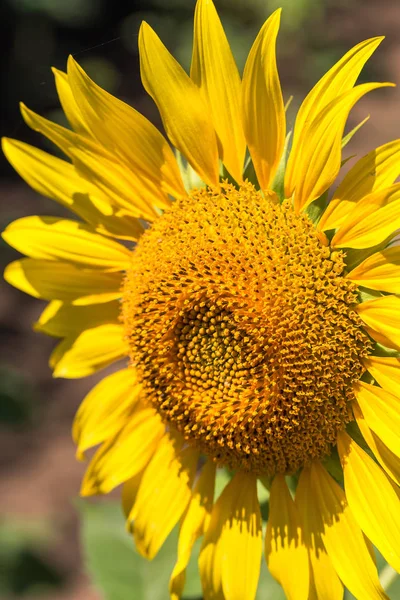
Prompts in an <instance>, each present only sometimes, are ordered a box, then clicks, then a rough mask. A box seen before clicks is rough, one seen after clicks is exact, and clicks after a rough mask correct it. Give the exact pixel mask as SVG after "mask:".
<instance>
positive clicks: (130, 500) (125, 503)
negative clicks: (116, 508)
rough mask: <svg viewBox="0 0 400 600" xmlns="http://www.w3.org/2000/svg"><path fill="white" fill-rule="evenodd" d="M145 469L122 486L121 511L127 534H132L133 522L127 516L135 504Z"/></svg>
mask: <svg viewBox="0 0 400 600" xmlns="http://www.w3.org/2000/svg"><path fill="white" fill-rule="evenodd" d="M145 468H146V467H144V468H143V469H142V470H141V471H139V472H138V473H136V475H134V476H133V477H131V478H130V479H128V480H127V481H125V483H124V484H123V486H122V494H121V501H122V510H123V511H124V515H125V518H126V529H127V531H128V532H129V533H131V534H132V533H133V522H132V521H131V520H130V518H129V515H130V513H131V511H132V507H133V505H134V504H135V502H136V498H137V494H138V491H139V487H140V483H141V481H142V477H143V473H144V470H145Z"/></svg>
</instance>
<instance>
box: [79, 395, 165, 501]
mask: <svg viewBox="0 0 400 600" xmlns="http://www.w3.org/2000/svg"><path fill="white" fill-rule="evenodd" d="M164 431H165V427H164V425H163V424H162V421H161V419H160V417H159V416H158V415H157V413H156V412H155V410H154V409H152V408H143V406H142V405H141V404H140V403H138V404H137V405H136V407H135V408H134V410H133V412H132V414H131V415H130V417H129V419H127V420H126V424H125V427H123V428H122V429H121V430H120V431H119V432H118V433H117V434H116V435H115V436H114V437H112V438H111V439H109V440H108V441H107V442H105V443H104V444H103V445H102V446H101V447H100V448H99V449H98V450H97V452H96V454H95V455H94V457H93V458H92V460H91V462H90V464H89V467H88V469H87V471H86V473H85V477H84V480H83V482H82V488H81V494H82V496H91V495H93V494H108V492H110V491H111V490H112V489H114V488H115V487H117V485H120V484H121V483H123V482H124V481H128V479H131V478H132V477H134V476H135V475H136V474H137V473H139V472H140V471H141V470H142V469H143V468H144V467H145V466H146V465H147V464H148V462H149V460H150V459H151V457H152V456H153V454H154V452H155V450H156V448H157V444H158V443H159V441H160V439H161V438H162V436H163V434H164Z"/></svg>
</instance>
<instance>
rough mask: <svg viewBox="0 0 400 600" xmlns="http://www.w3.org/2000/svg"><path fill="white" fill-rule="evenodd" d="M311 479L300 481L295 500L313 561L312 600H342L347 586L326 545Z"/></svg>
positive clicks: (311, 573) (304, 478)
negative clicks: (334, 565)
mask: <svg viewBox="0 0 400 600" xmlns="http://www.w3.org/2000/svg"><path fill="white" fill-rule="evenodd" d="M309 479H310V478H309V475H308V474H307V473H304V474H303V475H302V476H301V477H300V480H299V482H298V485H297V489H296V497H295V504H296V507H297V510H298V514H299V518H300V522H301V527H302V532H303V536H304V543H305V545H306V547H307V550H308V555H309V559H310V595H309V600H342V598H343V584H342V582H341V581H340V579H339V577H338V575H337V573H336V570H335V569H334V567H333V564H332V561H331V559H330V558H329V556H328V554H327V552H326V549H325V546H324V544H323V541H322V531H321V528H320V526H319V523H318V521H317V520H316V519H315V514H314V512H313V511H314V509H315V507H314V503H315V499H314V498H313V491H312V488H311V485H310V481H309Z"/></svg>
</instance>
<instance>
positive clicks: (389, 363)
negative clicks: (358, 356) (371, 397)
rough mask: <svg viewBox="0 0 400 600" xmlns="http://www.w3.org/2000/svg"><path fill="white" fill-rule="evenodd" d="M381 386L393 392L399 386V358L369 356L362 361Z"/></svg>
mask: <svg viewBox="0 0 400 600" xmlns="http://www.w3.org/2000/svg"><path fill="white" fill-rule="evenodd" d="M363 363H364V366H365V368H366V369H367V370H368V371H369V373H371V375H372V377H373V378H374V379H376V381H377V382H378V383H379V385H380V386H381V387H383V388H384V389H385V390H386V391H388V392H393V393H395V392H396V391H397V390H398V389H399V387H400V358H397V357H394V356H369V357H368V359H366V360H364V361H363Z"/></svg>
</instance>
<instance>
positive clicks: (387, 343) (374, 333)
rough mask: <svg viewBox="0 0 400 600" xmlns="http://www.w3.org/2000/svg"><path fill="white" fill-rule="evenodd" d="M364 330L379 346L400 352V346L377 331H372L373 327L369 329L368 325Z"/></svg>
mask: <svg viewBox="0 0 400 600" xmlns="http://www.w3.org/2000/svg"><path fill="white" fill-rule="evenodd" d="M364 329H365V331H366V333H368V335H369V336H370V337H371V338H372V339H373V340H375V341H376V342H378V344H381V345H382V346H385V347H386V348H392V349H393V350H397V351H398V352H400V344H395V343H394V342H393V341H392V340H389V339H388V338H387V337H386V336H384V335H383V334H382V333H379V332H378V331H375V329H372V328H371V327H368V326H367V325H365V326H364Z"/></svg>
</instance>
